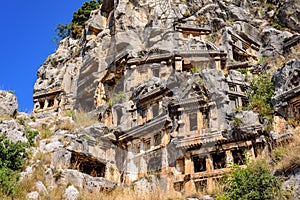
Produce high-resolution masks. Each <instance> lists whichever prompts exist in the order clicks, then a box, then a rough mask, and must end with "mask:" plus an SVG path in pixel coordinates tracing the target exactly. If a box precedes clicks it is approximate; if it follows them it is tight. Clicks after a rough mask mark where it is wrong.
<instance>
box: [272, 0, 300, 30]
mask: <svg viewBox="0 0 300 200" xmlns="http://www.w3.org/2000/svg"><path fill="white" fill-rule="evenodd" d="M280 2H281V3H282V5H280V9H279V11H278V12H277V15H276V19H277V21H278V23H279V24H281V25H282V26H285V27H288V28H290V29H292V30H294V31H300V9H299V8H300V3H299V1H297V0H291V1H283V0H281V1H280Z"/></svg>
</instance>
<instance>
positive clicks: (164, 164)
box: [161, 147, 169, 177]
mask: <svg viewBox="0 0 300 200" xmlns="http://www.w3.org/2000/svg"><path fill="white" fill-rule="evenodd" d="M161 162H162V163H161V176H162V177H166V176H167V175H168V169H169V163H168V151H167V148H165V147H164V148H162V149H161Z"/></svg>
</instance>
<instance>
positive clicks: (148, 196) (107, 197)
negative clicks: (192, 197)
mask: <svg viewBox="0 0 300 200" xmlns="http://www.w3.org/2000/svg"><path fill="white" fill-rule="evenodd" d="M80 199H81V200H94V199H99V200H128V199H130V200H184V199H185V198H184V197H180V195H179V194H178V193H175V192H174V193H171V192H169V193H164V192H162V191H161V190H159V189H157V190H154V191H152V192H148V193H147V192H138V191H134V190H133V189H131V188H124V189H116V190H114V191H112V192H109V193H105V192H93V193H88V192H83V193H82V194H81V197H80Z"/></svg>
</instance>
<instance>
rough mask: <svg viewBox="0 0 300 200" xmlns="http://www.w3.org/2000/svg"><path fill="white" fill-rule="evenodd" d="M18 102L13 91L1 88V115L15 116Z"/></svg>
mask: <svg viewBox="0 0 300 200" xmlns="http://www.w3.org/2000/svg"><path fill="white" fill-rule="evenodd" d="M17 111H18V102H17V98H16V96H15V95H14V94H13V93H12V92H7V91H4V90H0V116H9V117H13V116H15V115H16V114H17Z"/></svg>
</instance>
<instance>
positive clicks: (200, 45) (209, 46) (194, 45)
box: [180, 38, 219, 51]
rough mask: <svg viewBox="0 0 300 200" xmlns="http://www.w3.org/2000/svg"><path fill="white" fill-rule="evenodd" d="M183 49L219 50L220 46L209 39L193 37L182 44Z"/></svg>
mask: <svg viewBox="0 0 300 200" xmlns="http://www.w3.org/2000/svg"><path fill="white" fill-rule="evenodd" d="M180 49H182V50H187V51H218V50H219V49H218V47H216V46H215V45H214V44H213V43H211V42H209V41H204V40H202V39H199V38H191V39H190V40H188V41H187V42H186V43H185V44H184V45H182V46H181V48H180Z"/></svg>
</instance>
